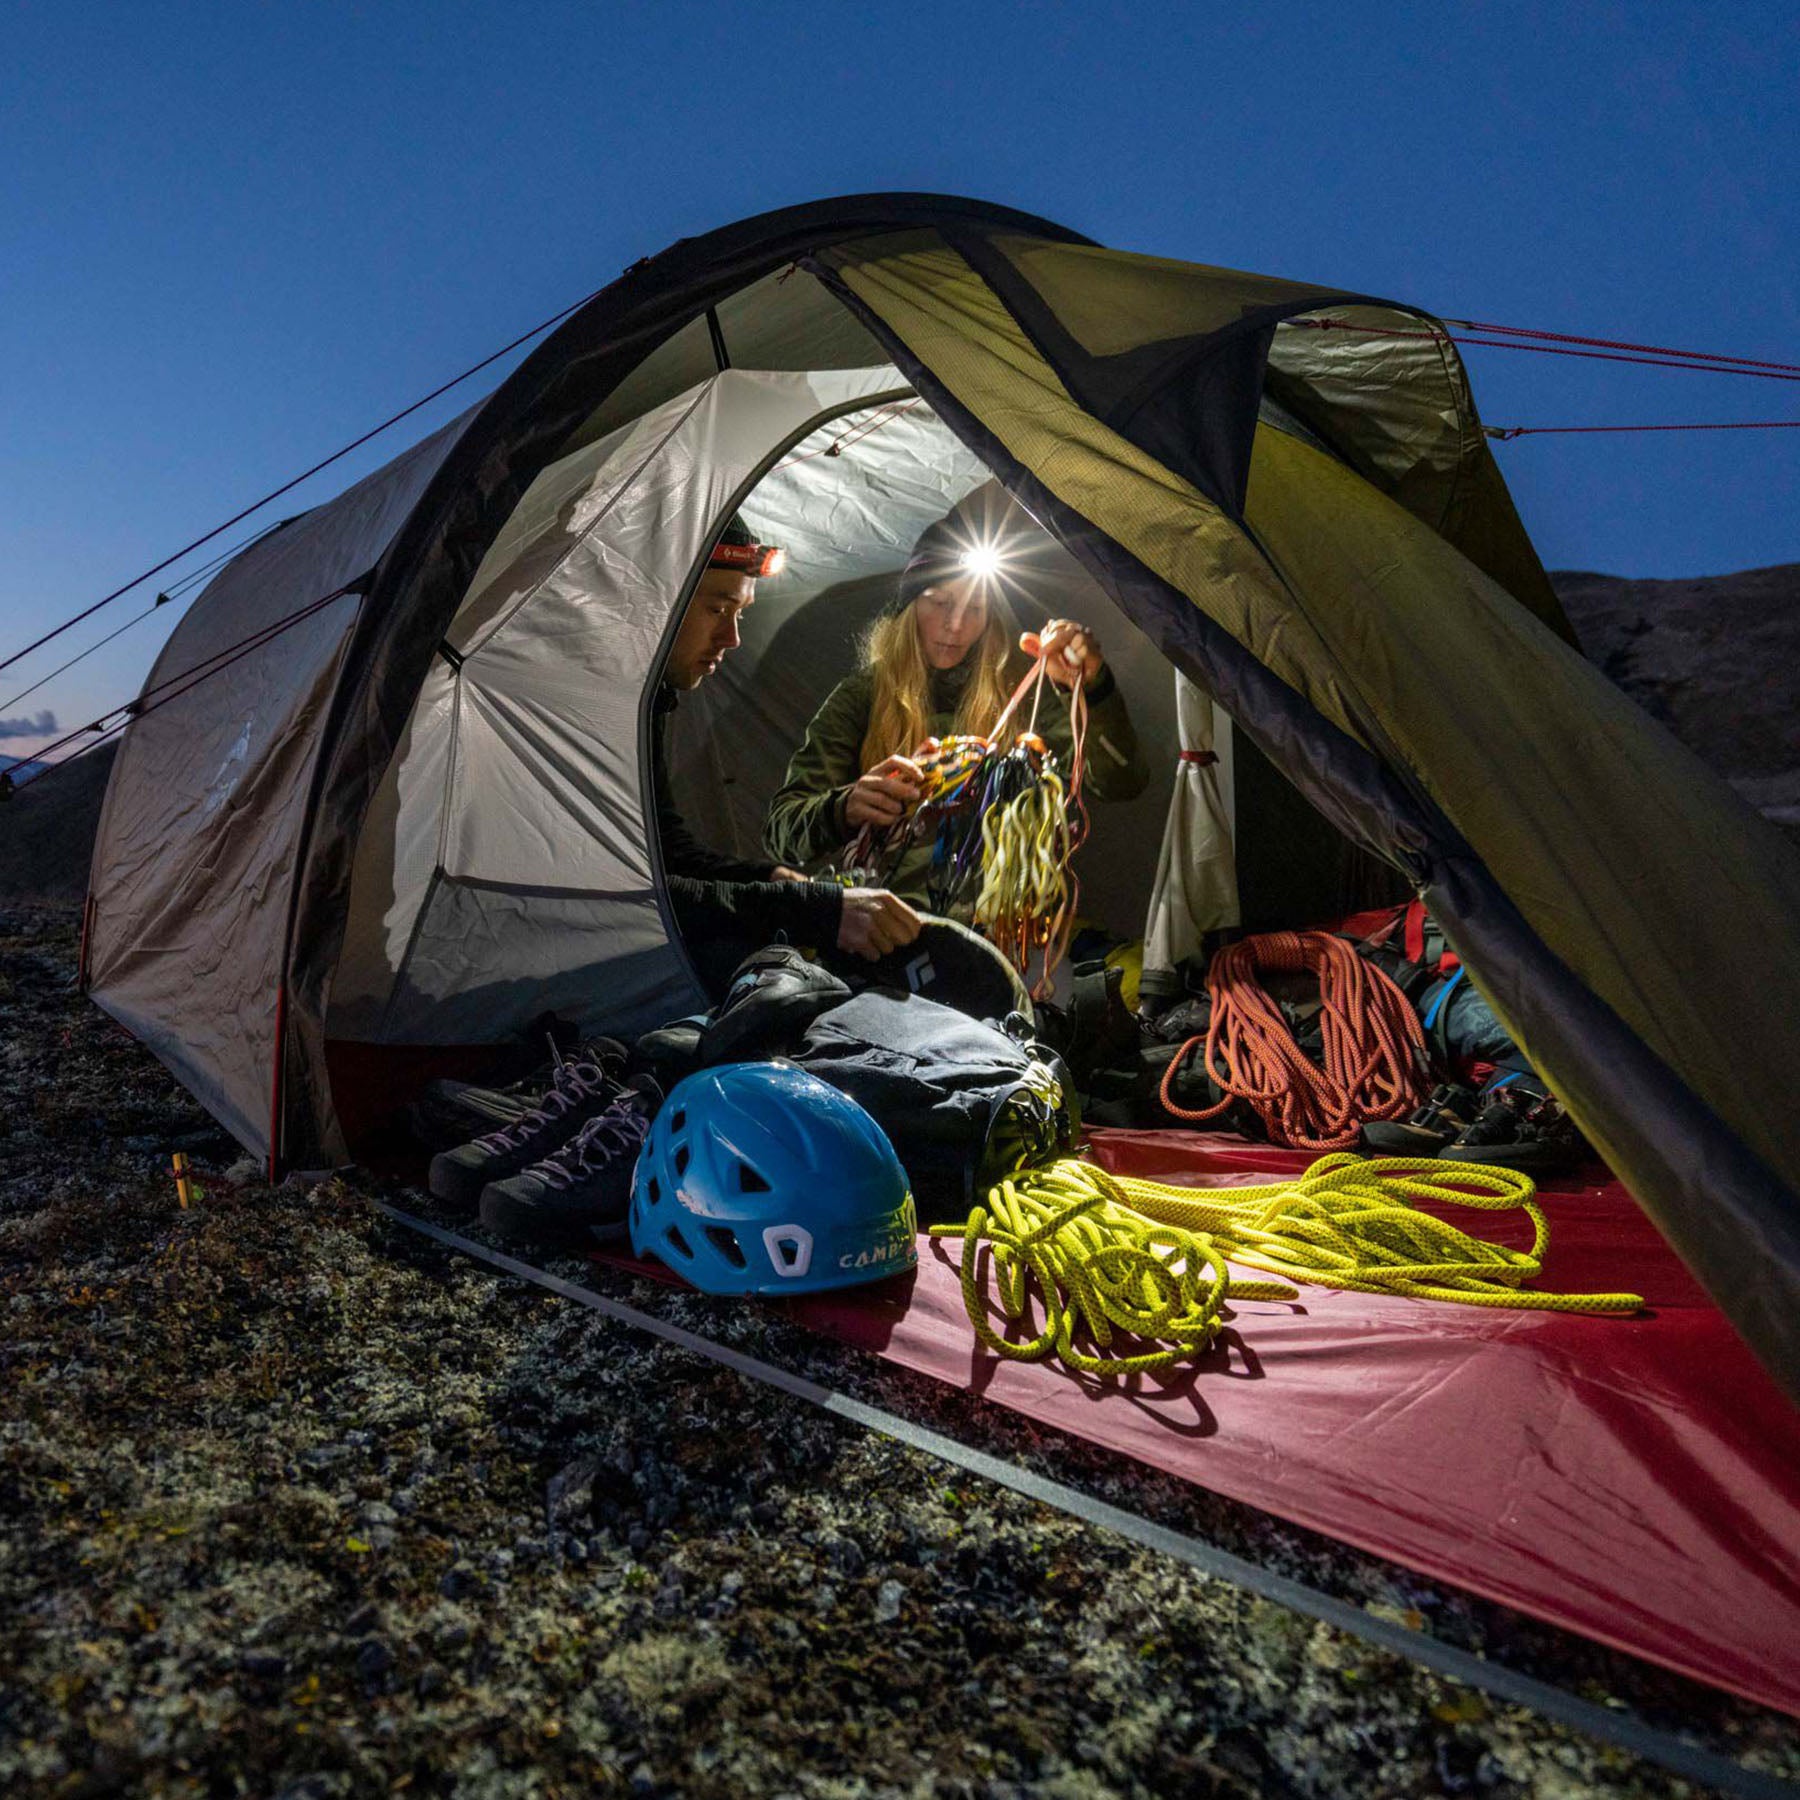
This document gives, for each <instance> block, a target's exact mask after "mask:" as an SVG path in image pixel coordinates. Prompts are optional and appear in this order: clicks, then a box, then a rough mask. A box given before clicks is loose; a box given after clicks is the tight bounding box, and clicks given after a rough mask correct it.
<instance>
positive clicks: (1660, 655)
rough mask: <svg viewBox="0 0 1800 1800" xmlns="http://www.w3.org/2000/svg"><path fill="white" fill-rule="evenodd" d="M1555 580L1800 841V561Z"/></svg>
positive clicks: (38, 867)
mask: <svg viewBox="0 0 1800 1800" xmlns="http://www.w3.org/2000/svg"><path fill="white" fill-rule="evenodd" d="M1550 580H1551V582H1552V584H1553V585H1554V586H1555V588H1556V591H1557V593H1558V595H1559V596H1560V597H1561V599H1562V603H1563V606H1564V607H1565V608H1566V609H1567V611H1568V615H1569V622H1570V623H1571V624H1572V625H1573V626H1574V627H1575V632H1576V635H1577V636H1578V637H1579V638H1580V640H1581V647H1582V649H1583V650H1584V651H1586V653H1587V654H1588V656H1589V657H1591V658H1592V659H1593V661H1594V662H1596V663H1597V664H1599V666H1600V667H1601V668H1602V669H1603V670H1604V671H1605V672H1606V673H1607V674H1608V675H1609V676H1611V677H1612V679H1613V680H1614V681H1616V682H1617V683H1618V684H1619V685H1620V687H1622V688H1623V689H1624V690H1625V692H1626V693H1628V694H1629V695H1630V696H1631V697H1632V698H1633V699H1634V700H1636V701H1637V702H1638V703H1639V705H1641V706H1642V707H1644V708H1645V710H1646V711H1648V712H1649V713H1650V714H1651V715H1652V716H1653V717H1655V718H1657V719H1659V720H1660V721H1661V722H1662V723H1663V724H1664V725H1666V726H1667V727H1668V728H1669V729H1670V730H1671V731H1672V732H1674V734H1675V735H1676V736H1677V737H1678V738H1680V739H1681V740H1682V742H1683V743H1685V744H1686V745H1687V746H1688V748H1689V749H1690V750H1692V751H1694V752H1695V754H1696V755H1698V756H1699V757H1700V758H1701V759H1702V760H1703V761H1705V762H1707V763H1709V764H1711V766H1712V767H1713V768H1714V769H1716V770H1717V771H1718V772H1719V774H1721V775H1723V776H1724V777H1725V778H1726V780H1727V781H1729V782H1730V783H1731V784H1732V786H1733V787H1735V788H1736V789H1737V791H1738V792H1739V793H1740V794H1742V795H1743V797H1744V798H1745V800H1747V801H1748V802H1749V803H1750V804H1751V805H1752V806H1754V807H1756V808H1757V809H1758V810H1759V811H1761V812H1762V814H1763V816H1764V817H1765V818H1767V819H1769V820H1770V821H1771V822H1772V823H1774V824H1775V825H1777V826H1779V827H1780V828H1781V829H1782V830H1784V831H1785V832H1786V833H1787V834H1788V836H1789V837H1790V838H1792V839H1793V840H1794V841H1795V842H1800V563H1783V564H1781V565H1779V566H1778V567H1775V568H1769V569H1746V570H1744V571H1743V572H1742V573H1740V574H1736V575H1703V576H1695V577H1691V578H1688V579H1684V580H1676V581H1635V580H1625V579H1623V578H1621V577H1620V576H1617V575H1598V574H1592V573H1590V572H1588V571H1586V570H1577V569H1568V570H1562V571H1559V572H1557V573H1553V574H1552V575H1551V577H1550ZM116 748H117V746H116V745H114V744H105V745H102V746H101V747H100V748H99V749H97V750H93V751H90V752H89V753H88V754H87V755H85V756H83V757H81V758H79V759H78V760H76V761H74V762H72V763H70V764H69V765H68V766H67V767H66V768H60V767H59V768H56V769H53V770H52V771H51V772H50V773H49V774H47V775H44V776H43V777H41V778H37V779H33V780H31V781H29V782H27V783H25V784H24V785H23V786H22V787H21V789H20V791H19V793H18V794H16V795H15V796H14V797H13V798H12V799H11V800H9V801H6V802H5V803H4V805H0V895H4V896H16V895H46V896H57V895H61V896H69V897H73V898H75V899H79V898H80V897H81V895H82V894H83V893H85V892H86V890H87V876H88V861H89V858H90V856H91V854H92V851H93V843H94V831H95V828H96V826H97V825H98V823H99V819H100V802H101V800H102V799H103V798H104V797H105V793H106V780H107V776H108V775H109V774H110V773H111V770H112V764H113V756H114V753H115V750H116Z"/></svg>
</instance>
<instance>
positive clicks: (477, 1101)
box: [406, 1038, 625, 1152]
mask: <svg viewBox="0 0 1800 1800" xmlns="http://www.w3.org/2000/svg"><path fill="white" fill-rule="evenodd" d="M552 1047H553V1048H554V1049H556V1051H557V1054H558V1055H559V1056H561V1057H562V1059H563V1060H564V1061H565V1062H597V1063H599V1064H600V1066H601V1067H602V1068H603V1069H606V1070H608V1071H609V1072H610V1073H613V1074H615V1075H616V1074H617V1072H618V1069H619V1067H620V1065H621V1064H623V1062H624V1060H625V1046H624V1045H623V1044H621V1043H620V1042H619V1041H618V1039H616V1038H590V1039H589V1040H588V1041H587V1042H586V1043H585V1044H580V1045H576V1046H572V1047H570V1048H569V1049H568V1050H566V1051H565V1050H563V1049H562V1048H561V1046H559V1045H554V1044H553V1046H552ZM555 1078H556V1065H555V1064H554V1063H548V1062H546V1063H540V1064H539V1065H538V1066H537V1067H536V1068H534V1069H532V1071H531V1072H530V1073H529V1074H528V1075H523V1076H521V1077H520V1078H519V1079H518V1080H517V1081H508V1082H503V1083H501V1084H500V1085H498V1086H490V1085H487V1084H484V1083H479V1082H474V1081H458V1080H456V1079H454V1078H453V1077H450V1076H440V1077H439V1078H438V1079H437V1080H435V1081H428V1082H426V1084H425V1086H424V1087H423V1088H422V1089H421V1090H420V1093H419V1097H418V1099H416V1100H415V1101H413V1103H412V1104H411V1105H410V1106H409V1107H408V1108H407V1109H406V1120H407V1125H408V1127H409V1128H410V1129H411V1131H412V1135H413V1138H414V1140H415V1141H416V1142H417V1143H418V1144H419V1145H420V1146H421V1147H422V1148H424V1149H426V1150H430V1151H433V1152H436V1151H439V1150H452V1149H455V1148H456V1147H457V1146H458V1145H460V1144H467V1143H469V1142H470V1141H471V1140H472V1139H474V1138H478V1137H481V1136H483V1135H484V1134H485V1133H487V1132H492V1131H504V1130H505V1129H506V1127H507V1126H509V1125H516V1124H518V1122H519V1121H520V1120H521V1119H522V1118H524V1117H525V1115H526V1114H527V1113H529V1112H535V1111H536V1110H537V1106H538V1102H539V1101H540V1100H541V1099H542V1098H543V1097H544V1095H545V1093H546V1092H547V1091H548V1090H549V1089H550V1088H551V1087H552V1086H553V1085H554V1082H555Z"/></svg>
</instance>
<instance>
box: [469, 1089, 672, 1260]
mask: <svg viewBox="0 0 1800 1800" xmlns="http://www.w3.org/2000/svg"><path fill="white" fill-rule="evenodd" d="M661 1104H662V1090H661V1089H660V1088H658V1087H657V1085H656V1083H655V1082H654V1081H652V1080H651V1079H650V1078H649V1076H647V1075H637V1076H634V1077H633V1078H632V1084H631V1086H630V1087H627V1088H619V1089H615V1090H614V1093H613V1097H612V1099H611V1100H610V1101H609V1102H608V1103H607V1105H606V1106H605V1107H604V1108H603V1109H602V1110H601V1111H600V1112H597V1113H595V1114H593V1115H592V1117H590V1118H589V1119H587V1120H586V1121H585V1122H584V1123H583V1124H582V1126H581V1128H580V1129H579V1130H578V1131H577V1132H576V1133H575V1135H574V1136H573V1137H571V1138H569V1139H568V1141H567V1142H566V1143H564V1144H563V1145H562V1147H561V1148H560V1149H558V1150H557V1151H555V1152H554V1153H553V1154H552V1155H550V1156H547V1157H545V1158H544V1159H543V1160H542V1161H541V1162H538V1163H535V1164H533V1166H532V1167H531V1168H529V1169H525V1170H523V1171H522V1172H520V1173H519V1174H517V1175H511V1176H508V1177H507V1179H506V1180H504V1181H492V1182H489V1183H488V1185H487V1186H486V1187H485V1188H484V1189H483V1190H482V1193H481V1222H482V1224H483V1225H485V1226H486V1227H487V1228H488V1229H489V1230H490V1231H493V1232H497V1233H498V1234H499V1235H500V1236H501V1237H505V1238H512V1239H514V1240H515V1241H517V1242H521V1243H532V1244H548V1245H559V1246H563V1245H578V1244H583V1243H593V1242H605V1241H606V1240H607V1239H608V1238H616V1237H620V1236H622V1235H623V1234H624V1232H625V1229H626V1221H627V1217H628V1214H629V1212H630V1208H631V1180H632V1176H633V1175H634V1174H635V1173H636V1170H637V1159H638V1151H639V1150H640V1149H641V1148H642V1146H643V1142H644V1136H645V1134H646V1133H647V1132H648V1131H649V1129H650V1121H651V1119H652V1117H654V1115H655V1113H656V1109H657V1107H658V1106H660V1105H661Z"/></svg>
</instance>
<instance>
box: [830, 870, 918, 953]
mask: <svg viewBox="0 0 1800 1800" xmlns="http://www.w3.org/2000/svg"><path fill="white" fill-rule="evenodd" d="M919 925H920V919H919V915H918V914H917V913H916V912H914V911H913V909H912V908H911V907H910V906H908V905H907V904H906V902H905V901H904V900H902V899H901V898H900V896H899V895H898V894H890V893H889V892H888V891H887V889H886V888H846V889H845V890H844V910H843V912H842V914H840V915H839V918H838V934H837V947H838V948H839V949H840V950H842V951H843V952H845V954H846V955H849V956H860V957H863V958H865V959H866V960H867V961H869V962H876V961H879V959H880V958H882V957H884V956H886V955H887V953H888V952H889V951H890V950H898V949H899V948H900V946H901V945H902V944H910V943H911V942H912V941H913V939H914V938H916V937H917V936H918V935H919Z"/></svg>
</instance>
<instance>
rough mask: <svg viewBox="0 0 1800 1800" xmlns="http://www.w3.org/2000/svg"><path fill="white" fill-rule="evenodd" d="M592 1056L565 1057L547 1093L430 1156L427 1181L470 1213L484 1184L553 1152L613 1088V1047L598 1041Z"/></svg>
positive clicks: (440, 1196) (446, 1200) (615, 1088)
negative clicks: (507, 1119) (493, 1126)
mask: <svg viewBox="0 0 1800 1800" xmlns="http://www.w3.org/2000/svg"><path fill="white" fill-rule="evenodd" d="M591 1048H593V1049H594V1050H596V1051H597V1052H598V1054H596V1055H591V1056H589V1055H583V1056H577V1057H575V1058H574V1059H573V1060H571V1061H565V1062H564V1063H563V1064H562V1065H561V1066H560V1067H559V1068H558V1069H557V1070H556V1073H555V1075H554V1076H553V1077H552V1079H551V1084H550V1091H549V1092H548V1093H547V1094H545V1095H544V1096H543V1097H542V1098H541V1099H540V1100H539V1101H538V1102H537V1103H536V1104H535V1105H534V1106H532V1107H531V1108H530V1109H529V1110H528V1111H527V1112H525V1113H524V1114H523V1115H522V1116H520V1117H519V1118H517V1119H515V1120H513V1122H512V1123H511V1124H509V1125H503V1126H501V1127H500V1128H499V1129H498V1130H496V1131H490V1132H489V1133H487V1135H486V1136H485V1137H478V1138H476V1139H475V1141H474V1142H473V1143H470V1144H463V1145H460V1146H459V1147H458V1148H456V1149H454V1150H446V1151H444V1152H442V1153H441V1154H440V1155H437V1156H434V1157H433V1158H432V1159H431V1174H430V1176H429V1178H428V1183H427V1185H428V1186H429V1187H430V1189H431V1192H432V1194H433V1195H434V1196H435V1197H436V1198H437V1199H439V1200H442V1201H443V1202H444V1203H445V1204H446V1205H448V1206H451V1207H454V1208H455V1209H456V1210H457V1211H459V1212H473V1211H474V1210H475V1207H476V1205H477V1203H478V1202H479V1201H480V1199H481V1191H482V1189H483V1188H485V1187H486V1186H487V1185H488V1183H489V1182H492V1181H504V1180H505V1179H506V1178H507V1177H508V1176H509V1175H516V1174H518V1172H519V1171H520V1170H521V1169H528V1168H530V1167H531V1165H532V1164H533V1163H536V1162H541V1161H542V1160H543V1159H544V1158H545V1157H546V1156H548V1155H550V1154H551V1153H552V1152H553V1151H555V1150H559V1149H561V1148H562V1146H563V1145H564V1144H565V1143H567V1142H568V1140H569V1139H570V1138H571V1137H572V1136H574V1134H575V1133H576V1131H578V1130H579V1129H580V1127H581V1126H582V1124H583V1123H584V1122H585V1121H586V1120H587V1119H589V1118H591V1117H592V1116H593V1115H594V1114H595V1113H596V1112H598V1111H599V1110H600V1109H601V1108H602V1107H603V1106H605V1105H606V1104H607V1103H608V1101H610V1100H611V1099H612V1098H613V1096H614V1095H615V1094H617V1093H618V1092H619V1091H620V1089H619V1084H618V1082H617V1080H616V1079H615V1077H614V1071H615V1070H616V1069H617V1067H618V1063H617V1061H616V1060H615V1059H614V1056H613V1052H614V1051H616V1050H617V1046H616V1045H613V1044H612V1043H611V1040H610V1039H604V1038H603V1039H601V1040H599V1041H598V1043H597V1044H596V1045H594V1046H592V1047H591Z"/></svg>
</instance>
